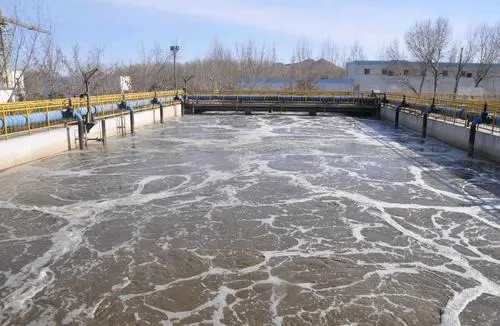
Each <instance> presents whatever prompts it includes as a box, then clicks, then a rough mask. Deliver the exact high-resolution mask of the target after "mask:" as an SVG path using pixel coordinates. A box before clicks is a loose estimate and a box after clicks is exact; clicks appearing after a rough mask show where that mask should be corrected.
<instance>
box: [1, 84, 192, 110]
mask: <svg viewBox="0 0 500 326" xmlns="http://www.w3.org/2000/svg"><path fill="white" fill-rule="evenodd" d="M176 95H178V96H182V95H184V91H183V90H178V91H176V90H171V91H161V92H141V93H124V94H108V95H97V96H91V97H90V104H91V105H96V104H109V103H114V102H119V101H121V100H123V99H124V100H125V101H127V100H142V99H152V98H153V97H155V96H157V97H166V96H176ZM70 101H71V104H72V106H73V107H84V106H86V105H87V102H86V99H85V98H80V97H73V98H69V99H68V98H59V99H51V100H38V101H22V102H10V103H0V113H3V112H5V113H9V112H11V111H16V110H17V111H19V110H20V109H22V110H23V112H24V111H26V110H28V111H30V110H35V109H40V108H44V109H65V108H67V107H68V106H69V102H70Z"/></svg>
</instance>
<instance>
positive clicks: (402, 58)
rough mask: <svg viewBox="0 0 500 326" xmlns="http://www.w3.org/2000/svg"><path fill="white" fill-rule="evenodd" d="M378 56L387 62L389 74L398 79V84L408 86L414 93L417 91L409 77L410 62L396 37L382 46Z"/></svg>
mask: <svg viewBox="0 0 500 326" xmlns="http://www.w3.org/2000/svg"><path fill="white" fill-rule="evenodd" d="M380 58H381V60H385V61H388V62H389V64H388V68H389V71H390V74H391V75H392V76H396V77H397V78H398V79H399V86H402V87H405V88H409V89H410V90H411V91H413V92H414V93H418V91H417V89H416V88H415V86H413V84H412V81H411V78H410V73H409V70H410V69H409V68H410V67H411V65H412V63H410V62H409V61H408V60H406V55H405V53H404V52H403V49H402V48H401V46H400V43H399V40H398V39H397V38H395V39H394V40H392V42H391V43H389V45H387V46H384V47H383V49H382V51H381V53H380Z"/></svg>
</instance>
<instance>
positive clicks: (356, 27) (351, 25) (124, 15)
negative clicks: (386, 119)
mask: <svg viewBox="0 0 500 326" xmlns="http://www.w3.org/2000/svg"><path fill="white" fill-rule="evenodd" d="M13 1H20V2H21V6H20V12H21V13H22V17H25V19H26V20H32V19H33V18H32V16H33V12H34V11H36V10H34V7H35V5H34V2H35V1H38V3H39V4H41V5H42V8H43V10H42V11H43V12H44V16H45V17H48V19H46V20H45V22H46V23H45V25H47V24H49V22H50V25H51V27H52V30H53V31H54V37H55V40H56V42H57V44H58V45H59V46H60V47H61V48H62V50H63V51H65V52H66V51H70V50H71V48H72V47H73V46H74V45H75V44H78V45H79V46H80V48H81V49H82V52H84V51H87V50H88V49H89V48H91V47H92V46H100V47H104V49H105V52H104V55H105V61H106V62H108V63H111V62H117V61H118V62H123V63H129V62H134V61H138V60H139V59H140V52H141V50H140V49H141V48H142V47H144V48H145V49H150V48H152V47H153V46H154V45H155V44H159V45H161V46H162V47H164V48H168V47H169V46H170V45H172V44H178V45H179V46H180V48H181V50H180V53H179V57H178V58H179V61H187V60H192V59H194V58H197V57H202V56H204V55H206V54H207V53H208V52H209V51H210V48H211V46H212V44H213V42H214V40H217V41H218V42H220V43H222V44H223V45H224V46H226V47H229V48H233V49H234V46H235V44H236V43H242V42H248V41H249V40H252V41H253V42H255V43H257V44H259V45H265V46H267V47H269V48H272V47H273V46H274V48H275V49H276V55H277V59H278V60H279V61H282V62H289V61H290V58H291V54H292V52H293V48H294V46H295V45H296V43H297V41H298V40H300V39H306V40H307V41H308V43H309V44H311V46H312V50H313V53H314V55H315V57H316V58H318V57H319V56H320V52H321V43H322V41H324V40H325V39H326V38H329V39H331V40H332V42H334V43H335V44H336V45H337V46H338V47H339V48H342V47H345V46H350V45H351V44H352V43H354V42H356V41H357V42H359V43H360V44H361V45H362V46H363V48H364V50H365V52H366V54H367V57H368V59H374V60H376V59H379V57H380V56H379V53H380V50H381V48H382V47H383V46H384V45H386V44H389V43H390V42H391V41H392V40H393V39H394V38H400V39H402V37H403V35H404V33H405V31H406V30H407V29H408V28H409V27H410V26H411V25H412V24H413V23H414V22H415V21H417V20H422V19H427V18H436V17H439V16H443V17H446V18H448V19H449V20H450V23H451V25H452V27H453V32H454V37H455V38H456V39H461V38H464V35H465V33H466V31H467V29H468V28H470V26H473V25H477V24H479V23H482V22H490V23H494V22H497V21H498V20H499V17H500V16H499V14H498V13H499V12H500V1H498V0H406V1H405V0H302V1H301V0H283V1H279V0H181V1H172V0H1V2H0V8H1V9H3V10H4V11H6V12H7V13H9V10H11V6H12V5H11V3H12V2H13ZM4 3H6V5H4Z"/></svg>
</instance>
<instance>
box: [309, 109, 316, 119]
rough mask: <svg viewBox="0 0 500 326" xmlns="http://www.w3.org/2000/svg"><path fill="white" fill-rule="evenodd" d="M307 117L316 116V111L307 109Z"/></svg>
mask: <svg viewBox="0 0 500 326" xmlns="http://www.w3.org/2000/svg"><path fill="white" fill-rule="evenodd" d="M309 115H310V116H311V117H314V116H316V115H317V112H316V109H309Z"/></svg>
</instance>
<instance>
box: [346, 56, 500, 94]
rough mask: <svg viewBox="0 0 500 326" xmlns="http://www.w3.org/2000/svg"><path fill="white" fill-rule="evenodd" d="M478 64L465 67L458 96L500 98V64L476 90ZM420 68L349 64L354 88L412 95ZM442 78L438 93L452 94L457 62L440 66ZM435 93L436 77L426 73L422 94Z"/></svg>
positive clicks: (400, 63)
mask: <svg viewBox="0 0 500 326" xmlns="http://www.w3.org/2000/svg"><path fill="white" fill-rule="evenodd" d="M478 66H479V65H478V64H476V63H469V64H467V65H465V67H464V69H463V71H462V73H461V78H460V82H459V85H458V86H459V88H458V94H460V95H467V96H483V95H497V96H500V64H495V65H493V67H492V68H491V70H490V71H489V73H488V76H487V78H486V79H485V80H483V81H482V82H481V83H480V85H479V87H475V82H474V77H475V75H476V72H477V69H478ZM420 67H421V65H420V64H419V63H417V62H409V61H352V62H349V63H348V64H347V76H348V78H351V79H352V80H354V85H353V87H354V89H357V88H358V87H359V90H360V91H366V92H369V91H372V90H379V91H381V92H405V93H410V92H413V90H412V88H414V89H415V90H417V91H419V89H420V83H421V80H422V73H421V68H420ZM439 70H440V76H439V80H438V83H437V92H438V93H453V88H454V86H455V76H456V73H457V71H458V65H457V64H456V63H441V64H440V68H439ZM433 91H434V78H433V75H432V73H431V72H430V71H428V72H427V76H426V78H425V81H424V84H423V87H422V92H423V93H432V92H433Z"/></svg>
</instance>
